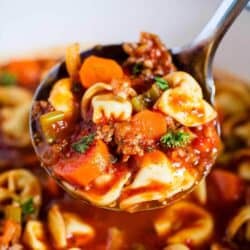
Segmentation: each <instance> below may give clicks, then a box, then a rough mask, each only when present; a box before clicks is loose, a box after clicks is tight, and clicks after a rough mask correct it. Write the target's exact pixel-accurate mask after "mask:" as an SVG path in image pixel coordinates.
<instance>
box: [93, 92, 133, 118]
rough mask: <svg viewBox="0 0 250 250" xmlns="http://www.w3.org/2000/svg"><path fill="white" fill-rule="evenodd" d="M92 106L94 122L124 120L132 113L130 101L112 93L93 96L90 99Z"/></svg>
mask: <svg viewBox="0 0 250 250" xmlns="http://www.w3.org/2000/svg"><path fill="white" fill-rule="evenodd" d="M92 106H93V118H92V120H93V122H94V123H99V122H100V121H103V120H115V121H126V120H129V118H130V117H131V115H132V104H131V102H130V101H128V100H125V99H123V98H122V97H119V96H115V95H114V94H104V95H98V96H95V97H94V98H93V99H92Z"/></svg>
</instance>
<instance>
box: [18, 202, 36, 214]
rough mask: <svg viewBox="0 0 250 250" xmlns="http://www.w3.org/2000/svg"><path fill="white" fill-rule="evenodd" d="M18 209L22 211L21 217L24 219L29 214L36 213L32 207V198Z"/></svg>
mask: <svg viewBox="0 0 250 250" xmlns="http://www.w3.org/2000/svg"><path fill="white" fill-rule="evenodd" d="M20 207H21V209H22V216H23V217H26V216H27V215H29V214H33V213H34V212H35V211H36V209H35V206H34V201H33V197H31V198H29V199H28V200H26V201H25V202H24V203H21V205H20Z"/></svg>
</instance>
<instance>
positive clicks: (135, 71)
mask: <svg viewBox="0 0 250 250" xmlns="http://www.w3.org/2000/svg"><path fill="white" fill-rule="evenodd" d="M142 70H143V64H142V63H136V64H135V65H134V66H133V69H132V73H133V75H136V76H137V75H139V74H140V73H141V71H142Z"/></svg>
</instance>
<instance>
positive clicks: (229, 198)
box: [208, 169, 244, 206]
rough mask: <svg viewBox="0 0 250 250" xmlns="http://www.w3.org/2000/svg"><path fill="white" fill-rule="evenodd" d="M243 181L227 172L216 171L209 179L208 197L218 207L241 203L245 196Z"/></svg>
mask: <svg viewBox="0 0 250 250" xmlns="http://www.w3.org/2000/svg"><path fill="white" fill-rule="evenodd" d="M243 191H244V183H243V181H242V179H241V178H240V177H239V176H237V175H236V174H234V173H231V172H229V171H227V170H222V169H215V170H213V171H212V173H211V174H210V176H209V177H208V195H209V199H210V201H211V202H212V203H213V204H215V205H216V206H217V205H227V204H228V205H229V204H232V203H235V202H237V201H239V200H240V199H241V198H242V197H243V194H244V192H243Z"/></svg>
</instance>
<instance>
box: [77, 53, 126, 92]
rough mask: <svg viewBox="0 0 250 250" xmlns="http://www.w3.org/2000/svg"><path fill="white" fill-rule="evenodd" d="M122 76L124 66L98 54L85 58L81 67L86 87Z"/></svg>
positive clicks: (83, 82)
mask: <svg viewBox="0 0 250 250" xmlns="http://www.w3.org/2000/svg"><path fill="white" fill-rule="evenodd" d="M122 76H123V71H122V68H121V66H120V65H119V64H118V63H117V62H116V61H114V60H111V59H107V58H102V57H97V56H90V57H88V58H87V59H85V61H84V62H83V64H82V67H81V69H80V79H81V82H82V85H83V86H84V87H85V88H88V87H90V86H91V85H93V84H94V83H97V82H105V83H110V82H111V80H112V79H117V78H122Z"/></svg>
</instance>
